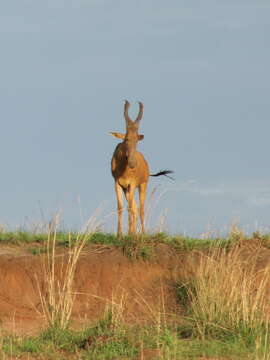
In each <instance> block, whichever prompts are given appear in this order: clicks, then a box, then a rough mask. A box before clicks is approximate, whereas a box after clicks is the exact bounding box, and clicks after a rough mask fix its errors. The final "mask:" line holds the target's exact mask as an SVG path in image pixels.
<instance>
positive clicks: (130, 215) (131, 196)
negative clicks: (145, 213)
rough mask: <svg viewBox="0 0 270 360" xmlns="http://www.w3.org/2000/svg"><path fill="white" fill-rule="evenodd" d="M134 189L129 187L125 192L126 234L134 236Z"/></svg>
mask: <svg viewBox="0 0 270 360" xmlns="http://www.w3.org/2000/svg"><path fill="white" fill-rule="evenodd" d="M134 191H135V189H134V188H131V187H129V189H128V190H127V191H126V192H125V195H126V199H127V203H128V233H129V234H130V235H131V234H134V233H135V231H136V203H135V199H134Z"/></svg>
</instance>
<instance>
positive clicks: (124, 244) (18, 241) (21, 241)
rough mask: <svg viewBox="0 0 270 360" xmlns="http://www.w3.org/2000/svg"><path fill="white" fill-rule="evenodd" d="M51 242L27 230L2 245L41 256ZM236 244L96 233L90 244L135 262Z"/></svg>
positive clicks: (62, 237)
mask: <svg viewBox="0 0 270 360" xmlns="http://www.w3.org/2000/svg"><path fill="white" fill-rule="evenodd" d="M257 237H258V238H259V239H260V240H261V241H262V243H263V245H264V246H266V247H270V235H263V236H262V235H260V236H257ZM47 238H48V234H47V233H36V232H29V231H24V230H17V231H2V232H0V245H1V244H10V245H18V246H25V245H26V246H28V247H29V249H30V252H32V253H33V254H35V253H37V254H39V253H40V251H38V250H37V248H38V247H40V248H41V247H42V246H45V245H46V241H47ZM77 238H78V232H75V231H73V232H65V231H58V232H57V234H56V245H57V246H62V247H69V246H70V244H71V245H72V244H75V242H76V239H77ZM236 241H239V237H237V236H230V237H224V238H211V239H198V238H193V237H188V236H183V235H169V234H166V233H164V232H161V233H155V234H147V235H140V234H138V235H134V236H128V235H126V236H123V237H121V238H118V237H117V236H116V235H115V234H111V233H103V232H96V233H94V234H91V235H89V239H88V240H87V242H86V243H87V244H100V245H107V246H115V247H118V248H122V249H124V250H126V253H127V254H128V255H130V256H131V253H132V252H135V256H134V258H137V257H142V258H145V259H147V258H149V257H150V256H151V254H153V252H154V248H155V247H156V246H158V245H160V244H165V245H168V246H170V247H172V248H174V249H175V250H180V251H188V250H205V249H209V248H212V247H215V246H219V247H230V246H231V245H232V244H233V243H235V242H236ZM41 252H42V251H41ZM131 257H133V256H131Z"/></svg>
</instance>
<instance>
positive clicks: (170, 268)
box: [0, 245, 183, 334]
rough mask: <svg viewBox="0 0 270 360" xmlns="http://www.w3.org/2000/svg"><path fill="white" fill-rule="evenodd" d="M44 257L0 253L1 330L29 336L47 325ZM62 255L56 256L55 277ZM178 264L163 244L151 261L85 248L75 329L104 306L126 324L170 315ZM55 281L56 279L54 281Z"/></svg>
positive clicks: (95, 316) (76, 283)
mask: <svg viewBox="0 0 270 360" xmlns="http://www.w3.org/2000/svg"><path fill="white" fill-rule="evenodd" d="M44 259H45V255H43V256H38V255H31V254H28V253H26V252H22V251H18V249H14V248H13V249H11V248H7V247H6V248H2V249H0V320H1V322H2V328H3V329H4V330H7V331H12V332H15V333H18V334H21V333H23V334H33V333H35V332H37V331H39V330H40V329H41V328H42V327H44V326H46V324H45V319H44V316H43V311H42V306H41V300H40V293H39V289H41V292H42V293H43V294H46V291H47V290H46V282H45V277H44ZM65 261H66V257H65V256H64V255H61V254H60V255H58V256H57V257H56V274H57V273H59V272H61V270H60V269H61V268H62V265H63V263H65ZM182 262H183V261H182V260H181V259H180V257H179V256H177V255H175V254H174V253H173V252H171V250H170V249H169V248H168V247H166V246H160V248H159V249H157V252H156V256H155V257H154V258H153V260H151V261H147V262H145V261H143V260H134V261H132V260H130V259H129V258H128V257H127V256H126V255H124V254H123V252H122V251H121V250H119V249H115V248H113V247H104V246H97V245H95V246H89V247H88V248H86V249H85V250H84V251H83V253H82V255H81V256H80V258H79V261H78V264H77V269H76V272H75V278H74V286H73V290H74V292H76V294H77V295H76V299H75V303H74V307H73V313H72V319H73V323H74V326H76V325H77V326H79V324H82V323H88V324H89V323H90V322H93V321H96V320H97V319H99V318H100V317H101V316H102V315H103V314H104V311H105V309H106V308H108V307H114V308H115V310H116V311H119V312H120V311H121V314H122V315H123V316H124V320H125V321H130V322H132V323H134V322H144V321H147V322H151V321H152V322H154V321H157V318H156V316H157V314H158V313H161V312H166V313H175V312H176V311H177V306H178V305H177V304H176V300H175V294H174V290H173V286H172V284H173V283H174V280H175V279H176V277H177V274H178V273H179V271H181V269H182V265H183V264H182ZM56 281H57V280H56Z"/></svg>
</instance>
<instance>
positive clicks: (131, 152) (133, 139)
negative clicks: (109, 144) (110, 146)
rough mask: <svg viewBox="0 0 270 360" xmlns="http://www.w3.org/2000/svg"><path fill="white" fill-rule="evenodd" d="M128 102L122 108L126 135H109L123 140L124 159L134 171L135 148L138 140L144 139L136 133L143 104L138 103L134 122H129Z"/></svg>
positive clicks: (113, 133) (135, 162)
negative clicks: (125, 158)
mask: <svg viewBox="0 0 270 360" xmlns="http://www.w3.org/2000/svg"><path fill="white" fill-rule="evenodd" d="M129 105H130V104H129V102H128V101H127V100H126V101H125V106H124V117H125V121H126V134H121V133H115V132H111V133H110V134H111V135H113V136H115V137H117V138H120V139H122V140H124V141H123V142H124V144H125V148H126V157H127V162H128V166H129V167H130V168H131V169H134V168H135V167H136V165H137V161H136V157H135V153H136V147H137V143H138V141H139V140H142V139H143V138H144V136H143V135H140V134H139V133H138V131H139V124H140V121H141V118H142V116H143V104H142V103H141V102H139V107H140V108H139V113H138V115H137V118H136V120H134V121H133V120H131V118H130V117H129V115H128V109H129Z"/></svg>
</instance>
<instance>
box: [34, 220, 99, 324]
mask: <svg viewBox="0 0 270 360" xmlns="http://www.w3.org/2000/svg"><path fill="white" fill-rule="evenodd" d="M95 223H96V222H95V219H94V218H91V219H90V220H89V221H88V223H87V224H86V226H85V228H84V230H83V231H81V232H79V233H78V234H77V237H76V240H75V242H72V241H71V236H69V244H68V251H67V253H64V254H57V253H56V245H57V223H56V222H55V224H54V225H53V226H51V227H50V229H49V231H48V237H47V244H46V245H47V249H46V255H45V256H44V257H43V274H44V279H43V281H44V289H43V290H42V288H41V286H40V284H39V283H38V289H39V295H40V301H41V305H42V311H43V314H44V317H45V319H46V321H47V323H48V325H49V326H50V327H57V328H61V329H66V328H67V327H68V324H69V321H70V317H71V314H72V309H73V304H74V300H75V297H76V290H75V289H74V276H75V272H76V268H77V264H78V260H79V257H80V255H81V253H82V250H83V248H84V246H85V244H86V242H87V241H89V239H90V237H91V235H92V233H93V232H94V231H95V229H96V227H97V225H96V224H95Z"/></svg>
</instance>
